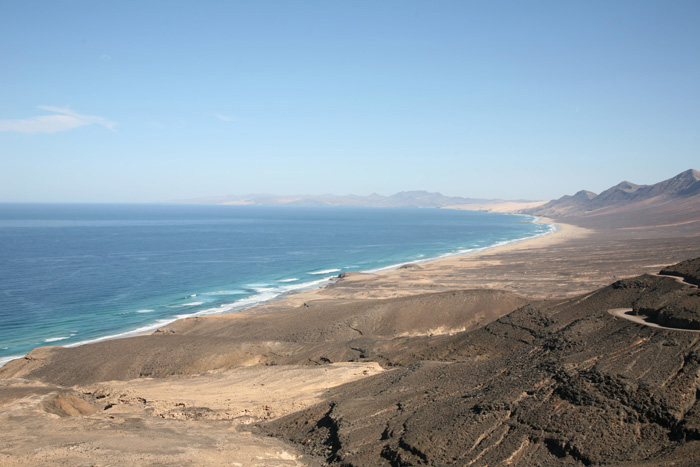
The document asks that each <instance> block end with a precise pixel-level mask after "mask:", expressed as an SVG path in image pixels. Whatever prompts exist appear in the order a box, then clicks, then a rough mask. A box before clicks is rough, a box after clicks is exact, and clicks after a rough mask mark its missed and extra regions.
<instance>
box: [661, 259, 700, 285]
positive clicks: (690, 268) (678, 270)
mask: <svg viewBox="0 0 700 467" xmlns="http://www.w3.org/2000/svg"><path fill="white" fill-rule="evenodd" d="M699 271H700V258H695V259H689V260H686V261H681V262H680V263H678V264H674V265H673V266H669V267H667V268H664V269H662V270H661V272H660V274H664V275H668V276H678V277H682V278H683V279H684V280H685V281H686V282H689V283H691V284H695V285H697V286H700V272H699Z"/></svg>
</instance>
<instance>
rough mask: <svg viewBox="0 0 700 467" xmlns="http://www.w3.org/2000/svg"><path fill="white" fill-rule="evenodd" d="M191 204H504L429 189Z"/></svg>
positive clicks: (234, 198) (265, 196) (211, 200)
mask: <svg viewBox="0 0 700 467" xmlns="http://www.w3.org/2000/svg"><path fill="white" fill-rule="evenodd" d="M178 202H180V203H188V204H190V203H191V204H231V205H259V206H364V207H415V208H444V207H448V206H465V205H469V206H489V205H495V204H498V203H502V202H503V201H502V200H486V199H476V198H462V197H459V196H445V195H443V194H441V193H431V192H428V191H402V192H400V193H396V194H394V195H391V196H382V195H378V194H376V193H373V194H371V195H369V196H359V195H344V196H339V195H330V194H326V195H299V196H279V195H269V194H254V195H244V196H234V195H230V196H218V197H210V198H199V199H191V200H180V201H178Z"/></svg>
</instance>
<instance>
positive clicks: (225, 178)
mask: <svg viewBox="0 0 700 467" xmlns="http://www.w3.org/2000/svg"><path fill="white" fill-rule="evenodd" d="M698 24H700V2H698V1H672V2H670V1H661V0H659V1H617V0H616V1H560V0H558V1H531V2H522V1H467V0H463V1H434V2H428V1H410V0H402V1H323V2H321V1H274V2H273V1H264V0H258V1H246V2H244V1H219V2H212V1H197V2H194V1H192V2H182V1H167V2H165V1H163V2H158V1H148V2H128V1H118V2H117V1H113V2H107V1H105V2H95V1H87V2H74V1H60V2H58V1H57V2H54V1H42V2H37V1H31V0H23V1H21V2H20V1H14V2H12V1H7V2H0V163H1V167H2V170H0V201H9V202H14V201H22V202H23V201H71V202H73V201H78V202H84V201H89V202H151V201H164V200H172V199H184V198H193V197H201V196H210V195H224V194H247V193H262V192H267V193H276V194H321V193H334V194H347V193H355V194H370V193H372V192H377V193H380V194H385V195H388V194H393V193H395V192H397V191H401V190H412V189H424V190H430V191H440V192H442V193H444V194H448V195H454V196H467V197H481V198H504V199H517V198H522V199H551V198H556V197H559V196H561V195H564V194H570V193H573V192H576V191H578V190H579V189H589V190H592V191H596V192H599V191H601V190H603V189H605V188H607V187H609V186H611V185H613V184H616V183H618V182H620V181H622V180H625V179H627V180H630V181H632V182H635V183H654V182H657V181H660V180H663V179H666V178H669V177H671V176H673V175H675V174H677V173H679V172H681V171H683V170H686V169H689V168H696V169H700V28H699V27H698Z"/></svg>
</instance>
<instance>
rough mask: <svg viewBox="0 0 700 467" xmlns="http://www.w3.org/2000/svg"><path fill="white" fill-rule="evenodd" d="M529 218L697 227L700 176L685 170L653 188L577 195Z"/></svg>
mask: <svg viewBox="0 0 700 467" xmlns="http://www.w3.org/2000/svg"><path fill="white" fill-rule="evenodd" d="M527 213H528V214H534V215H537V216H545V217H551V218H555V219H561V220H565V219H577V223H578V224H580V225H587V226H594V227H603V226H607V227H636V226H641V225H644V226H664V225H671V224H673V225H677V224H679V223H687V224H693V226H692V227H693V228H694V227H695V226H697V225H698V224H699V223H700V172H698V171H697V170H693V169H690V170H686V171H685V172H682V173H680V174H678V175H676V176H675V177H673V178H670V179H668V180H664V181H662V182H659V183H656V184H654V185H636V184H634V183H630V182H627V181H624V182H622V183H619V184H618V185H615V186H614V187H611V188H609V189H607V190H605V191H603V192H602V193H600V194H598V195H596V194H595V193H592V192H590V191H579V192H578V193H576V194H575V195H573V196H568V195H567V196H563V197H561V198H559V199H557V200H554V201H550V202H549V203H546V204H544V205H542V206H539V207H536V208H533V209H529V210H527Z"/></svg>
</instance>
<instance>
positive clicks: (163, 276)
mask: <svg viewBox="0 0 700 467" xmlns="http://www.w3.org/2000/svg"><path fill="white" fill-rule="evenodd" d="M532 220H533V219H532V218H531V217H527V216H517V215H507V214H491V213H481V212H470V211H453V210H441V209H411V208H400V209H393V208H338V207H333V208H325V207H260V206H198V205H194V206H193V205H113V204H112V205H95V204H92V205H78V204H70V205H60V204H0V365H1V364H3V363H5V362H6V361H7V360H9V358H10V357H14V356H21V355H24V354H26V353H27V352H29V351H30V350H31V349H32V348H34V347H38V346H45V345H77V344H80V343H85V342H91V341H96V340H102V339H105V338H113V337H118V336H127V335H131V334H134V333H141V332H146V331H151V330H155V329H156V328H157V327H159V326H162V325H163V324H165V323H168V322H170V321H172V320H175V319H177V318H181V317H186V316H193V315H207V314H214V313H227V312H234V311H236V310H239V309H241V308H244V307H247V306H251V305H254V304H257V303H260V302H263V301H266V300H270V299H273V298H275V297H278V296H280V295H281V294H284V293H289V292H292V291H294V290H300V289H303V288H309V287H318V286H321V285H323V284H325V283H327V282H328V281H329V280H330V279H331V278H333V277H335V276H337V275H338V274H339V273H341V272H344V271H373V270H379V269H383V268H390V267H396V266H398V265H400V264H403V263H407V262H415V261H424V260H427V259H431V258H437V257H441V256H446V255H455V254H463V253H468V252H470V251H475V250H480V249H483V248H488V247H491V246H494V245H499V244H503V243H506V242H512V241H516V240H518V239H523V238H527V237H532V236H538V235H543V234H545V233H547V232H549V231H551V229H552V227H551V226H549V225H547V224H537V223H532V222H531V221H532Z"/></svg>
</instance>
